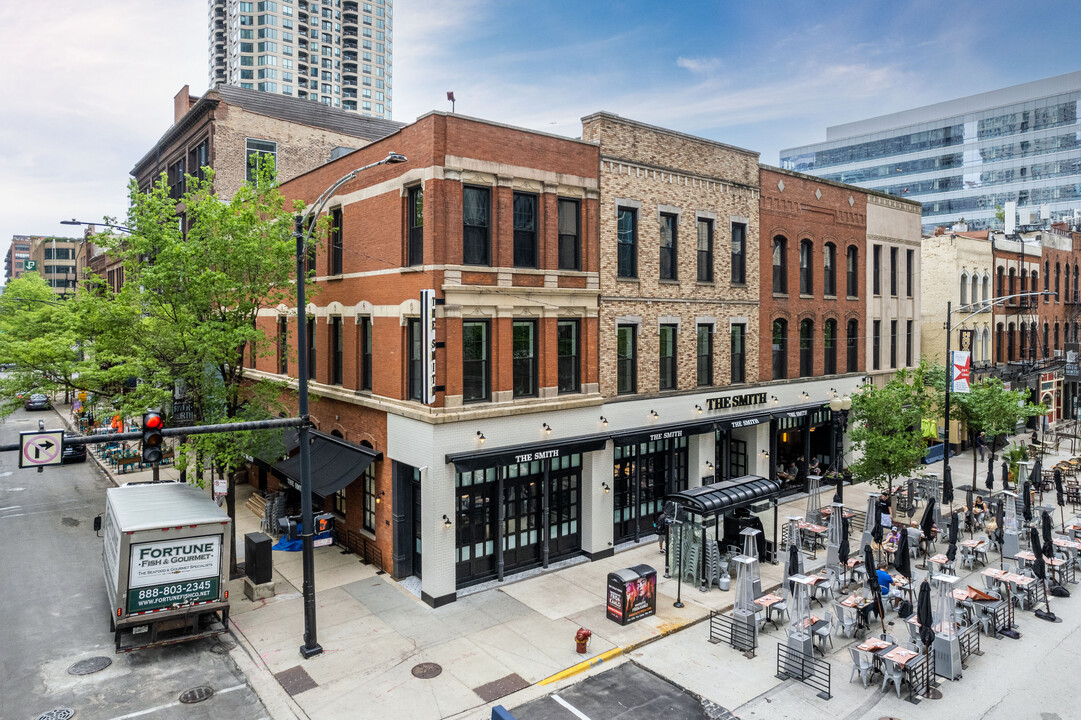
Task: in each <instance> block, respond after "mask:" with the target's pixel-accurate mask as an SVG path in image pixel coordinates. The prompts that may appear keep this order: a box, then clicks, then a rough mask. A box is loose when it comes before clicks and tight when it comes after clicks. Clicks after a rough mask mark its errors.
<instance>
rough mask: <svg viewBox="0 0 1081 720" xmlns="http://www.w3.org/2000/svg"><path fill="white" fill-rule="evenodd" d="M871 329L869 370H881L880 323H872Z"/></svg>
mask: <svg viewBox="0 0 1081 720" xmlns="http://www.w3.org/2000/svg"><path fill="white" fill-rule="evenodd" d="M871 327H872V328H873V329H872V331H871V369H872V370H878V369H880V368H881V353H880V350H881V346H882V321H881V320H875V321H873V322H872V324H871Z"/></svg>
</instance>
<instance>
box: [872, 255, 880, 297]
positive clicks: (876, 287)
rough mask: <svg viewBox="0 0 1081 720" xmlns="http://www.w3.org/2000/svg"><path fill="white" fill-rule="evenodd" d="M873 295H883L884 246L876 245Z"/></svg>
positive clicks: (873, 258)
mask: <svg viewBox="0 0 1081 720" xmlns="http://www.w3.org/2000/svg"><path fill="white" fill-rule="evenodd" d="M871 294H873V295H881V294H882V246H881V245H875V246H874V248H873V249H872V260H871Z"/></svg>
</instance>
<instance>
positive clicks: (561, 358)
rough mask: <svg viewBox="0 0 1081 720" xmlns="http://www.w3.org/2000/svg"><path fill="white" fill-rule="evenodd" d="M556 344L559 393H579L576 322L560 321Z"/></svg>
mask: <svg viewBox="0 0 1081 720" xmlns="http://www.w3.org/2000/svg"><path fill="white" fill-rule="evenodd" d="M556 343H557V354H558V360H557V363H558V366H559V367H558V372H559V392H561V393H576V392H580V391H581V381H580V380H579V377H580V376H579V359H578V356H579V354H580V349H579V339H578V321H577V320H560V321H559V322H558V323H557V324H556Z"/></svg>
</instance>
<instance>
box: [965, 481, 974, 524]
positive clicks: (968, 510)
mask: <svg viewBox="0 0 1081 720" xmlns="http://www.w3.org/2000/svg"><path fill="white" fill-rule="evenodd" d="M975 519H976V515H975V511H974V510H973V508H972V488H971V487H970V488H969V489H968V490H966V491H965V528H966V529H967V530H968V533H969V535H972V531H973V530H974V529H975V526H976V522H975Z"/></svg>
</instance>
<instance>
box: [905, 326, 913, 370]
mask: <svg viewBox="0 0 1081 720" xmlns="http://www.w3.org/2000/svg"><path fill="white" fill-rule="evenodd" d="M905 367H912V321H911V320H906V321H905Z"/></svg>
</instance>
